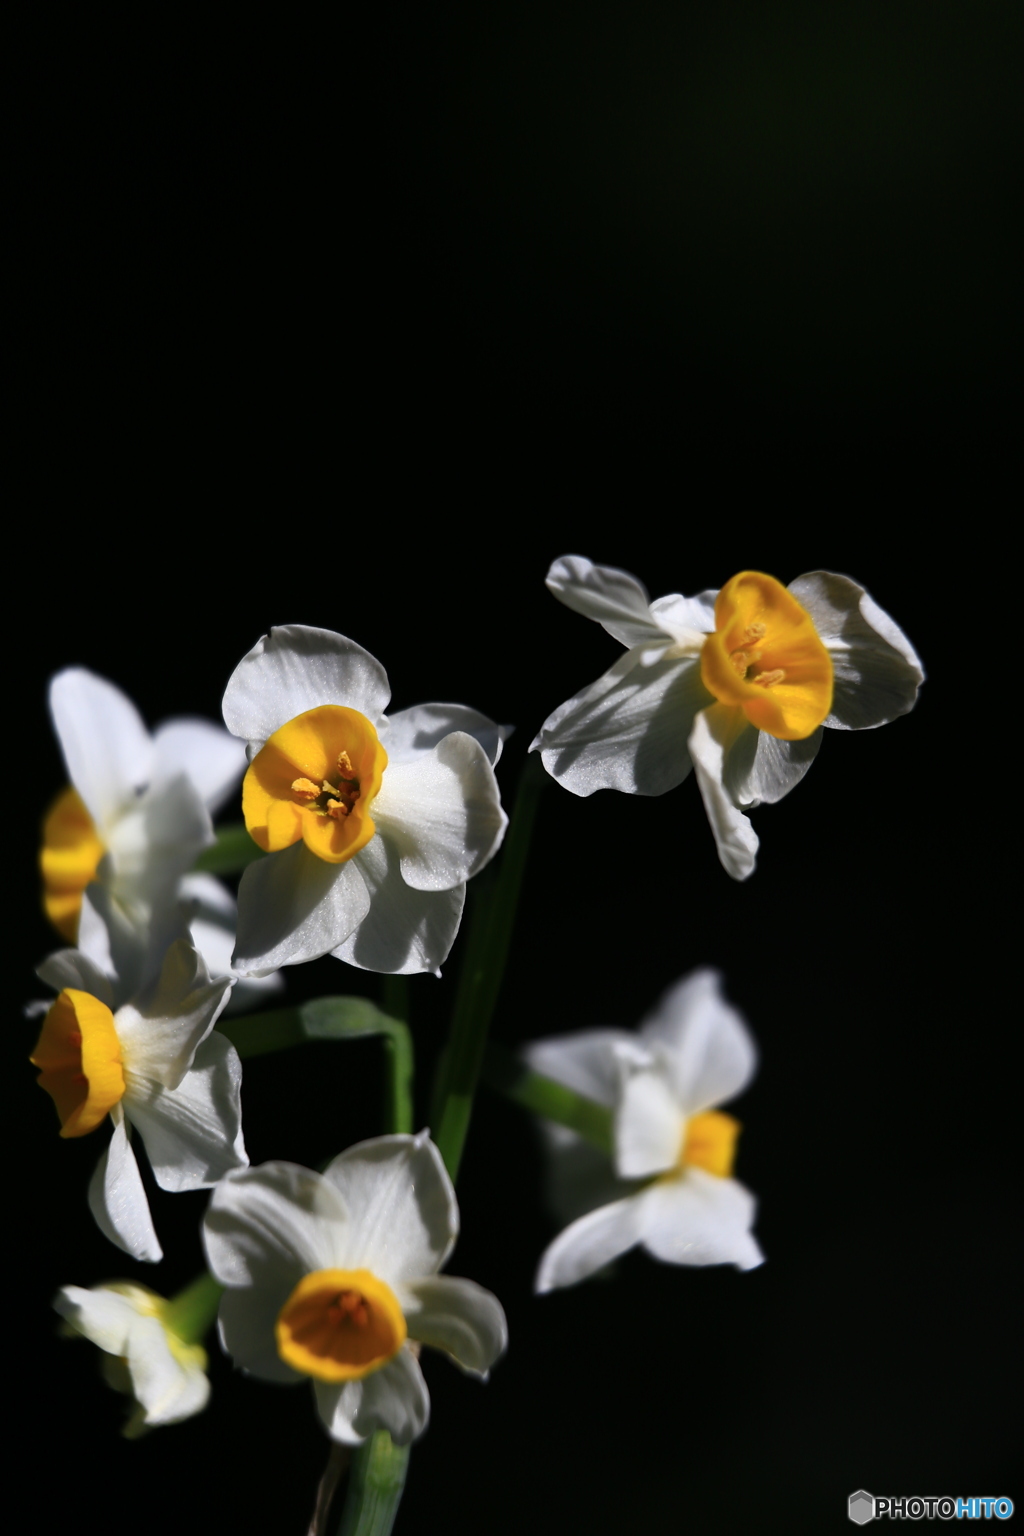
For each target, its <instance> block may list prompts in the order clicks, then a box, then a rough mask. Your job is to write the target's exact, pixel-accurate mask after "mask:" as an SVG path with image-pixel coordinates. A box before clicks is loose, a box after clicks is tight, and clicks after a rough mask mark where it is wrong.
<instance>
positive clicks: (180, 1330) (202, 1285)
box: [162, 1271, 224, 1344]
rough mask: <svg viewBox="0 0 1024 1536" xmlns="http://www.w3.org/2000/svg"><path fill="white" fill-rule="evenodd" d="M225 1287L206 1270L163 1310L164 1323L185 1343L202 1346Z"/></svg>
mask: <svg viewBox="0 0 1024 1536" xmlns="http://www.w3.org/2000/svg"><path fill="white" fill-rule="evenodd" d="M223 1294H224V1287H223V1286H222V1285H221V1283H220V1281H219V1280H215V1279H214V1278H213V1276H212V1275H211V1274H207V1273H206V1272H205V1271H204V1273H203V1274H201V1275H199V1276H198V1278H197V1279H195V1280H193V1281H192V1284H191V1285H186V1287H185V1289H184V1290H183V1291H179V1292H178V1294H177V1295H176V1296H172V1297H171V1299H170V1301H168V1302H167V1303H166V1305H165V1306H164V1309H163V1319H162V1320H163V1322H164V1323H165V1324H166V1326H167V1327H168V1328H170V1329H171V1330H172V1332H174V1333H176V1334H177V1335H178V1338H179V1339H183V1340H184V1341H185V1343H186V1344H201V1343H202V1341H203V1339H204V1338H205V1337H206V1335H207V1333H208V1332H209V1331H210V1328H211V1327H212V1326H213V1320H214V1318H215V1317H216V1316H217V1308H218V1306H219V1305H220V1298H221V1297H222V1296H223Z"/></svg>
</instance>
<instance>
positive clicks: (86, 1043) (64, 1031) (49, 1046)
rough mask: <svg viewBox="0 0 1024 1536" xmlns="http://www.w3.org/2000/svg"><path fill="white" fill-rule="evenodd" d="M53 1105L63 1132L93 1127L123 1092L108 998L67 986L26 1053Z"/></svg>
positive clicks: (75, 1132)
mask: <svg viewBox="0 0 1024 1536" xmlns="http://www.w3.org/2000/svg"><path fill="white" fill-rule="evenodd" d="M29 1059H30V1061H31V1062H32V1064H33V1066H36V1067H39V1068H40V1069H41V1070H40V1073H39V1077H38V1079H37V1081H38V1083H39V1086H40V1088H43V1089H45V1090H46V1092H47V1093H48V1094H49V1095H50V1097H51V1099H52V1100H53V1102H54V1103H55V1104H56V1106H57V1113H58V1115H59V1116H60V1122H61V1132H60V1134H61V1135H62V1136H85V1135H86V1134H87V1133H88V1132H89V1131H94V1130H95V1129H96V1127H97V1126H98V1125H99V1123H100V1121H101V1120H103V1119H104V1118H105V1117H106V1116H107V1115H108V1114H109V1113H110V1111H111V1110H112V1109H113V1107H114V1105H115V1104H117V1103H118V1102H119V1100H120V1099H121V1098H122V1097H123V1095H124V1090H125V1081H124V1063H123V1061H122V1059H121V1042H120V1040H118V1038H117V1030H116V1029H115V1028H114V1015H113V1014H112V1013H111V1011H110V1009H109V1008H108V1007H107V1005H106V1003H101V1002H100V1000H99V998H98V997H93V996H92V994H91V993H89V992H80V991H79V990H78V988H77V987H65V989H64V991H63V992H62V993H61V994H60V996H59V997H58V998H57V1001H56V1002H55V1003H54V1005H53V1007H52V1008H51V1009H50V1011H49V1013H48V1014H47V1015H46V1018H45V1019H44V1020H43V1028H42V1031H41V1033H40V1036H39V1040H38V1042H37V1044H36V1048H35V1050H34V1051H33V1052H32V1055H31V1057H30V1058H29Z"/></svg>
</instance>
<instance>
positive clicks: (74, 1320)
mask: <svg viewBox="0 0 1024 1536" xmlns="http://www.w3.org/2000/svg"><path fill="white" fill-rule="evenodd" d="M159 1301H160V1299H159V1298H157V1297H154V1296H152V1295H151V1293H150V1292H148V1291H146V1290H144V1289H143V1288H142V1287H141V1286H134V1285H130V1284H128V1283H123V1284H118V1285H116V1286H102V1285H99V1286H95V1287H94V1288H93V1289H92V1290H84V1289H83V1288H82V1287H81V1286H77V1285H65V1286H63V1287H62V1288H61V1290H60V1291H59V1292H58V1293H57V1295H56V1297H55V1298H54V1303H53V1305H54V1307H55V1308H56V1310H57V1311H58V1312H59V1313H60V1314H61V1316H62V1317H63V1318H64V1319H65V1320H66V1321H67V1323H68V1325H69V1327H70V1328H72V1329H74V1330H75V1332H76V1333H79V1334H81V1335H82V1336H83V1337H84V1338H86V1339H89V1340H91V1342H92V1343H93V1344H95V1345H97V1346H98V1347H99V1348H100V1349H102V1350H103V1351H104V1352H105V1353H106V1354H108V1355H111V1356H114V1357H115V1361H116V1363H117V1365H120V1364H121V1362H123V1364H124V1367H126V1368H127V1373H128V1378H129V1384H130V1390H131V1393H132V1396H133V1397H134V1398H135V1400H136V1409H135V1412H134V1414H133V1415H132V1418H131V1419H129V1421H128V1425H127V1426H126V1429H125V1433H126V1434H128V1435H134V1434H137V1433H138V1432H139V1431H140V1430H142V1429H144V1428H145V1429H151V1428H154V1427H155V1426H156V1425H159V1424H177V1423H180V1422H181V1421H182V1420H183V1419H187V1418H191V1417H192V1415H193V1414H196V1413H199V1412H200V1411H201V1410H202V1409H203V1408H205V1407H206V1404H207V1401H208V1400H209V1396H210V1383H209V1381H208V1379H207V1376H206V1372H205V1371H204V1369H203V1366H202V1364H200V1360H201V1359H202V1358H203V1356H202V1352H201V1351H200V1350H197V1349H195V1348H192V1349H187V1348H186V1349H183V1348H182V1347H181V1345H180V1341H178V1342H177V1347H175V1343H176V1341H174V1340H172V1338H171V1336H170V1334H169V1332H168V1330H167V1328H166V1326H165V1325H164V1323H163V1322H162V1321H161V1318H160V1316H159V1313H158V1311H157V1308H158V1306H159Z"/></svg>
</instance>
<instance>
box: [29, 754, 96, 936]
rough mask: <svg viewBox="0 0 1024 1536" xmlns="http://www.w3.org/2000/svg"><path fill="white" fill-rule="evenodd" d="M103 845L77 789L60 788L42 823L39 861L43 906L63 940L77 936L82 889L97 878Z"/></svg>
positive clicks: (69, 787)
mask: <svg viewBox="0 0 1024 1536" xmlns="http://www.w3.org/2000/svg"><path fill="white" fill-rule="evenodd" d="M106 851H107V850H106V848H105V847H104V845H103V843H102V842H101V841H100V839H99V837H98V836H97V833H96V826H95V823H94V822H93V819H92V817H91V816H90V815H89V812H88V811H87V810H86V808H85V805H84V803H83V801H82V797H81V796H80V795H79V793H78V791H77V789H72V787H71V785H70V784H69V785H68V787H67V789H62V790H61V792H60V794H59V795H58V796H57V798H56V800H55V801H54V802H53V804H52V805H51V807H50V809H49V811H48V812H47V813H46V819H45V820H44V822H43V846H42V848H41V849H40V850H39V864H40V867H41V869H42V872H43V907H44V909H45V911H46V915H47V917H48V918H49V919H50V922H51V923H52V924H53V926H54V927H55V928H56V930H57V932H58V933H59V934H60V936H61V938H62V939H67V941H68V943H69V944H73V943H74V942H75V940H76V939H77V937H78V916H79V913H80V912H81V910H82V892H83V891H84V890H85V888H86V886H87V885H88V884H89V883H90V882H91V881H92V880H95V878H96V870H97V868H98V867H99V862H100V860H101V859H102V857H103V855H104V854H105V853H106Z"/></svg>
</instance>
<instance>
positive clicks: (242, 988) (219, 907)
mask: <svg viewBox="0 0 1024 1536" xmlns="http://www.w3.org/2000/svg"><path fill="white" fill-rule="evenodd" d="M232 739H233V738H232ZM178 896H179V899H180V901H181V903H182V906H183V908H184V910H185V911H186V912H187V914H188V927H189V936H190V938H191V940H192V943H193V944H194V945H195V947H196V949H197V950H198V951H199V953H200V954H201V955H202V957H203V963H204V964H205V966H206V969H207V970H208V971H209V973H210V975H211V976H215V977H223V976H230V975H231V974H232V971H231V956H232V954H233V953H234V948H235V931H236V929H237V927H238V903H237V902H236V901H235V898H234V897H233V896H232V894H231V892H230V891H229V890H228V889H227V887H226V886H223V885H221V883H220V881H219V880H215V879H214V877H213V875H204V874H193V875H186V876H185V878H184V879H183V880H182V882H181V884H180V886H179V888H178ZM283 986H284V977H283V976H282V975H281V972H280V971H271V972H270V974H269V976H245V977H240V978H238V979H237V980H236V982H235V985H234V986H233V987H232V989H231V996H230V997H229V999H228V1001H227V1005H226V1007H225V1010H224V1011H225V1013H240V1012H245V1011H246V1010H247V1009H250V1008H255V1007H256V1006H257V1004H258V1003H259V1002H261V1001H262V1000H263V999H264V998H265V997H267V996H268V994H271V993H274V992H280V991H281V989H282V988H283Z"/></svg>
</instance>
